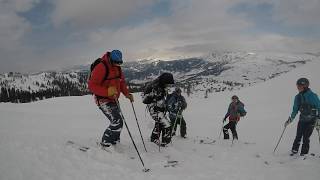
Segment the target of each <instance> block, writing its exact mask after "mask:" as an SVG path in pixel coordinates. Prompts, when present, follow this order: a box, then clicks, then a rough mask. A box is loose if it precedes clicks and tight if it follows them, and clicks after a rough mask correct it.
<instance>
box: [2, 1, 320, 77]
mask: <svg viewBox="0 0 320 180" xmlns="http://www.w3.org/2000/svg"><path fill="white" fill-rule="evenodd" d="M112 49H120V50H121V51H122V52H123V57H124V60H125V61H132V60H138V59H145V58H160V59H172V58H178V57H185V56H199V55H202V54H207V53H209V52H210V51H214V50H232V51H233V50H235V51H237V50H244V51H254V50H262V51H285V52H320V0H0V72H9V71H17V72H36V71H42V70H48V69H56V68H59V67H65V66H72V65H79V64H87V63H88V62H90V61H93V60H94V59H95V58H98V57H100V56H101V55H102V54H103V53H105V52H106V51H108V50H112Z"/></svg>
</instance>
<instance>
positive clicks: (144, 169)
mask: <svg viewBox="0 0 320 180" xmlns="http://www.w3.org/2000/svg"><path fill="white" fill-rule="evenodd" d="M115 102H116V104H117V106H118V109H119V112H120V115H121V118H122V120H123V122H124V124H125V125H126V128H127V131H128V134H129V136H130V138H131V141H132V144H133V146H134V148H135V149H136V151H137V154H138V156H139V158H140V161H141V164H142V166H143V171H144V172H148V171H149V170H150V169H147V168H146V167H145V165H144V162H143V160H142V158H141V155H140V153H139V151H138V148H137V146H136V143H135V142H134V140H133V138H132V135H131V132H130V130H129V127H128V125H127V122H126V120H125V119H124V116H123V114H122V111H121V109H120V104H119V101H118V99H115Z"/></svg>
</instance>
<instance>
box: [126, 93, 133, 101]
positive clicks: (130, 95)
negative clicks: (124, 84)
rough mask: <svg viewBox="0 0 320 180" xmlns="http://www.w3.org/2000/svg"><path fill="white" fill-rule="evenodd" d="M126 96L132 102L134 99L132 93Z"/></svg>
mask: <svg viewBox="0 0 320 180" xmlns="http://www.w3.org/2000/svg"><path fill="white" fill-rule="evenodd" d="M126 98H128V99H129V100H130V102H134V99H133V95H132V94H128V95H127V96H126Z"/></svg>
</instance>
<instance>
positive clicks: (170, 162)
mask: <svg viewBox="0 0 320 180" xmlns="http://www.w3.org/2000/svg"><path fill="white" fill-rule="evenodd" d="M178 163H179V162H178V161H172V160H168V161H167V163H166V164H165V165H164V166H163V167H165V168H167V167H175V166H177V165H178Z"/></svg>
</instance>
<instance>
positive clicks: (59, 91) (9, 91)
mask: <svg viewBox="0 0 320 180" xmlns="http://www.w3.org/2000/svg"><path fill="white" fill-rule="evenodd" d="M80 80H81V83H78V82H72V81H69V80H68V79H66V78H63V79H57V80H53V81H52V82H49V81H48V82H47V83H46V84H47V85H49V88H48V87H47V88H46V86H45V84H43V83H42V84H39V83H36V85H37V86H38V87H40V90H37V91H32V90H31V89H30V88H28V90H20V89H14V88H7V87H5V86H2V87H1V92H0V102H12V103H27V102H33V101H38V100H43V99H48V98H52V97H61V96H82V95H86V94H89V92H88V90H87V87H86V80H85V77H81V78H80Z"/></svg>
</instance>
